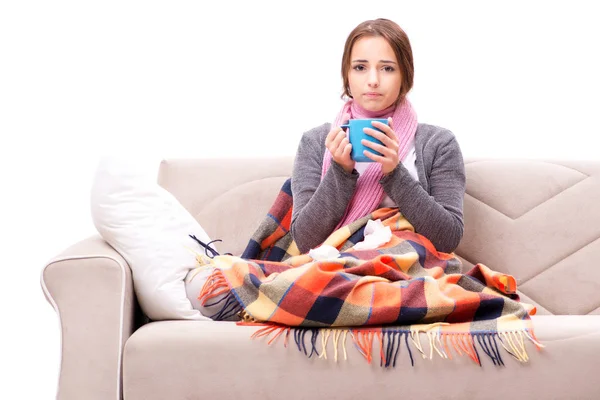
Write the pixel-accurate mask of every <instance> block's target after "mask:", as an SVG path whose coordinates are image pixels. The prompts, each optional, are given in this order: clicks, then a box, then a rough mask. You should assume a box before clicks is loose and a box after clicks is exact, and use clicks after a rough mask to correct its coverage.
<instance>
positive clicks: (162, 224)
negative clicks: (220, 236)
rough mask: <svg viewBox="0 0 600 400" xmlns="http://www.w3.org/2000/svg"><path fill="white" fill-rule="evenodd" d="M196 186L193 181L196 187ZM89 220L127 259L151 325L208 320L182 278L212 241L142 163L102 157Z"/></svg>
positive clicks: (143, 308) (95, 181) (94, 183)
mask: <svg viewBox="0 0 600 400" xmlns="http://www.w3.org/2000/svg"><path fill="white" fill-rule="evenodd" d="M196 184H197V182H196ZM91 211H92V219H93V222H94V225H95V226H96V229H97V230H98V232H99V233H100V235H101V236H102V237H103V238H104V240H106V242H108V244H110V245H111V246H112V247H113V248H115V249H116V250H117V251H118V252H119V253H120V254H121V255H122V256H123V258H125V260H127V263H128V264H129V266H130V267H131V270H132V274H133V281H134V288H135V292H136V295H137V298H138V300H139V303H140V306H141V307H142V310H143V311H144V313H145V314H146V315H147V316H148V317H149V318H150V319H152V320H164V319H194V320H209V319H208V318H206V317H204V316H203V315H202V314H201V313H200V311H198V310H197V309H194V308H193V307H192V304H191V303H190V301H189V300H188V298H187V294H186V290H185V285H184V279H185V277H186V275H187V274H188V272H189V271H190V270H192V269H193V268H195V267H197V261H196V254H195V252H197V253H199V254H201V253H202V251H201V248H200V246H199V245H198V244H197V243H196V242H195V241H194V240H193V239H192V238H190V237H189V236H188V235H190V234H193V235H195V236H196V237H197V238H198V239H200V240H202V241H203V242H205V243H208V242H210V238H209V237H208V235H207V234H206V232H205V231H204V229H202V227H201V226H200V224H198V222H197V221H196V220H195V219H194V218H193V217H192V216H191V215H190V213H189V212H187V210H186V209H185V208H183V206H181V204H180V203H179V201H178V200H177V199H176V198H175V197H174V196H173V195H172V194H171V193H169V192H168V191H166V190H165V189H163V188H162V187H160V186H159V185H158V184H157V183H156V180H155V175H153V174H148V173H147V172H146V170H145V169H144V168H143V166H142V165H141V164H138V163H136V162H132V161H129V160H125V159H120V158H112V157H106V158H103V159H102V160H101V161H100V163H99V165H98V168H97V171H96V175H95V177H94V181H93V184H92V195H91Z"/></svg>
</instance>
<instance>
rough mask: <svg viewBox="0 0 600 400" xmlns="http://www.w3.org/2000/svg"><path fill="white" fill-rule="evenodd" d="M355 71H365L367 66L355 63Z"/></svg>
mask: <svg viewBox="0 0 600 400" xmlns="http://www.w3.org/2000/svg"><path fill="white" fill-rule="evenodd" d="M352 68H353V69H354V70H355V71H364V70H365V66H364V65H360V64H359V65H355V66H354V67H352Z"/></svg>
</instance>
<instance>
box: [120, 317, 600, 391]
mask: <svg viewBox="0 0 600 400" xmlns="http://www.w3.org/2000/svg"><path fill="white" fill-rule="evenodd" d="M532 320H533V321H534V326H535V328H536V335H537V337H538V339H539V340H540V341H541V342H542V343H544V344H545V345H546V346H547V349H542V350H541V351H538V350H537V349H536V348H535V346H534V345H533V344H532V343H530V342H529V341H526V342H527V343H526V349H527V352H528V355H529V360H530V361H529V363H527V364H521V363H519V362H518V361H516V360H515V359H514V358H512V357H511V356H509V355H508V353H507V352H506V351H505V350H504V349H502V348H500V352H501V356H502V359H503V361H504V363H505V366H503V367H498V366H495V365H493V364H492V361H491V360H490V359H489V358H487V356H485V355H484V354H483V352H482V351H481V349H480V350H479V354H480V356H481V359H482V366H481V367H480V366H479V365H477V364H475V363H474V362H473V361H472V360H471V359H470V358H469V357H468V356H466V355H463V356H457V355H456V353H455V352H454V350H452V356H453V358H452V359H443V358H441V357H440V356H438V355H437V354H436V353H435V352H434V356H433V359H431V360H430V359H423V358H422V357H421V356H420V353H418V352H417V351H416V350H415V348H414V346H413V347H412V354H413V357H414V367H413V366H411V362H410V357H409V354H408V351H407V350H406V347H405V346H403V347H402V348H401V349H400V351H399V355H398V358H397V363H396V367H395V368H389V369H386V368H382V367H380V365H379V349H378V346H377V345H374V350H375V351H374V354H375V356H374V358H373V362H372V364H371V365H369V364H368V363H367V361H366V360H365V359H364V358H363V356H362V355H361V354H360V353H359V352H358V350H357V349H356V347H355V346H354V345H353V343H352V340H351V338H350V335H348V336H347V338H346V348H347V356H348V359H347V360H344V359H343V353H342V350H341V348H342V346H341V343H339V342H338V349H339V352H338V361H337V362H336V361H335V358H334V354H335V353H334V349H333V341H332V340H331V338H330V340H329V341H328V344H327V349H328V352H327V354H328V355H327V359H325V358H324V357H323V358H320V359H319V357H318V356H315V355H313V356H312V357H311V358H310V359H309V358H307V357H306V356H305V355H304V354H303V353H301V352H300V351H298V348H297V346H296V344H295V342H294V339H293V334H290V338H289V343H288V346H287V347H284V345H283V340H284V336H283V335H281V336H279V338H277V339H276V340H275V341H274V342H273V343H272V344H271V345H268V344H267V341H268V339H267V338H258V339H250V336H251V334H252V333H253V332H254V331H256V329H257V328H255V327H250V326H237V325H236V324H235V323H232V322H209V323H202V324H201V323H197V322H194V321H166V322H157V323H151V324H148V325H145V326H143V327H142V328H140V329H139V330H138V331H136V332H135V333H134V334H133V336H131V338H130V339H129V340H128V342H127V344H126V346H125V352H124V375H123V382H124V393H123V394H124V397H125V398H126V399H128V400H138V399H140V400H141V399H144V400H146V399H167V398H169V399H189V398H207V399H237V398H242V399H245V398H257V399H258V398H260V399H282V398H283V399H287V400H293V399H370V398H377V399H397V398H399V397H401V398H406V399H432V398H448V399H461V400H467V399H485V398H497V397H498V396H497V395H498V392H502V391H506V393H505V394H504V395H502V394H501V396H503V397H507V396H508V397H512V398H534V397H535V398H541V399H558V398H561V399H565V398H570V399H591V398H594V395H593V394H594V393H596V394H597V393H598V388H597V383H596V379H595V376H596V370H595V369H594V368H593V366H594V365H597V354H599V353H600V316H533V317H532ZM421 335H422V340H421V343H422V344H423V348H424V350H425V353H426V354H428V355H429V347H428V346H429V344H428V341H427V337H426V336H425V334H421ZM331 337H333V335H331ZM319 339H320V338H319ZM341 340H342V339H341V338H340V341H341ZM305 343H306V344H307V348H308V350H309V351H310V334H307V335H306V338H305ZM411 346H412V345H411ZM498 346H500V345H498ZM317 349H318V350H319V351H320V350H321V341H320V340H317ZM573 371H577V372H575V373H574V372H573ZM149 382H152V384H151V385H149V384H148V383H149ZM534 393H535V396H533V394H534Z"/></svg>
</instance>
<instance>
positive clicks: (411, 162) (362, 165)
mask: <svg viewBox="0 0 600 400" xmlns="http://www.w3.org/2000/svg"><path fill="white" fill-rule="evenodd" d="M416 162H417V153H416V152H415V142H414V141H413V142H412V143H411V146H410V148H409V149H408V153H407V154H406V157H404V160H402V165H404V167H405V168H406V169H407V170H408V172H409V173H410V176H412V177H413V179H414V180H416V181H418V180H419V175H418V173H417V166H416ZM371 164H372V163H370V162H357V163H355V164H354V169H356V171H357V172H358V173H359V174H362V173H363V172H365V170H366V169H367V167H368V166H369V165H371ZM382 207H396V203H394V200H392V199H391V198H390V196H388V195H387V194H384V196H383V199H382V200H381V203H380V204H379V207H378V208H382Z"/></svg>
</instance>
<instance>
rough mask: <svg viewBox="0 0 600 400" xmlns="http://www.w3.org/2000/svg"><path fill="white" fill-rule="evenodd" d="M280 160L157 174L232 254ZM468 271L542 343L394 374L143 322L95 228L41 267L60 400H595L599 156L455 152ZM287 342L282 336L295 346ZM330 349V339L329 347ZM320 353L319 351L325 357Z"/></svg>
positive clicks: (234, 334) (267, 200) (271, 191)
mask: <svg viewBox="0 0 600 400" xmlns="http://www.w3.org/2000/svg"><path fill="white" fill-rule="evenodd" d="M292 161H293V160H292V158H282V159H268V160H267V159H261V160H243V159H238V160H167V161H163V162H162V163H161V165H160V169H159V176H158V181H159V183H160V184H161V185H162V186H163V187H165V188H166V189H167V190H169V191H170V192H171V193H173V194H174V195H175V196H176V197H177V198H178V199H179V200H180V201H181V203H182V204H183V205H184V206H185V207H186V208H187V209H188V210H189V211H190V212H191V213H192V215H194V216H195V217H196V218H197V219H198V221H200V223H201V225H202V226H203V227H204V228H205V229H206V231H207V232H208V233H209V235H210V236H211V237H212V238H220V239H223V243H222V244H221V247H220V249H221V251H229V252H232V253H233V254H241V252H242V251H243V249H244V248H245V245H246V243H247V240H248V238H249V237H250V236H251V234H252V233H253V231H254V229H255V228H256V227H257V225H258V223H259V222H260V221H261V220H262V218H263V217H264V216H265V214H266V212H267V210H268V209H269V207H270V206H271V203H272V201H273V199H274V198H275V196H276V194H277V193H278V191H279V189H280V187H281V185H282V183H283V182H284V180H285V179H286V178H287V177H288V176H290V174H291V168H292ZM466 171H467V194H466V196H465V235H464V238H463V240H462V242H461V244H460V246H459V248H458V249H457V251H456V253H457V254H458V255H459V256H460V257H461V258H462V259H463V260H464V264H465V265H464V268H465V269H467V268H470V267H471V265H472V263H473V262H482V263H484V264H486V265H487V266H489V267H490V268H492V269H495V270H499V271H504V272H508V273H510V274H512V275H514V276H515V277H516V278H517V282H518V284H519V292H520V294H521V295H522V300H523V301H526V302H530V303H532V304H534V305H536V306H537V311H538V313H537V315H536V316H534V317H533V318H532V319H533V321H534V324H535V329H536V334H537V337H538V339H539V340H540V341H541V342H542V343H544V344H545V345H546V348H545V349H543V350H541V351H538V350H536V348H535V347H534V346H533V344H531V343H528V344H527V345H526V347H527V349H528V352H529V357H530V361H529V363H526V364H521V363H519V362H518V361H516V360H515V359H513V358H512V357H510V356H509V355H508V354H507V353H506V352H504V351H503V350H502V357H503V359H504V362H505V363H506V366H504V367H496V366H494V365H493V364H492V362H491V361H490V359H488V358H486V357H483V358H482V366H481V367H480V366H478V365H476V364H475V363H473V361H472V360H471V359H469V358H468V357H466V356H463V357H454V359H453V360H446V359H442V358H440V357H439V356H435V357H433V359H432V360H429V359H422V358H420V357H419V358H417V359H415V365H414V367H413V366H411V364H410V361H409V360H408V358H407V357H408V356H407V354H406V352H404V354H402V351H401V354H400V356H399V360H398V364H397V366H396V367H395V368H390V369H385V368H381V367H380V366H379V362H378V361H377V362H374V363H373V364H372V365H369V364H367V363H366V362H365V360H364V358H363V357H362V356H361V355H360V354H359V353H358V352H357V351H356V350H355V348H354V347H353V346H348V360H347V361H339V362H337V363H335V362H334V361H333V360H332V359H331V357H330V358H329V359H328V360H324V359H315V357H313V358H311V359H308V358H306V356H304V355H303V354H301V353H300V352H299V351H298V350H297V348H295V347H294V346H288V347H287V348H286V347H284V346H283V345H282V344H281V342H276V343H275V344H273V345H271V346H268V345H267V344H266V343H265V341H264V340H262V339H250V338H249V337H250V335H251V333H252V332H253V331H254V329H253V328H252V327H246V326H237V325H235V324H234V323H232V322H191V321H163V322H152V323H145V322H146V321H145V318H144V316H143V315H142V314H141V312H140V311H139V309H138V307H137V306H136V301H135V296H134V292H133V282H132V277H131V271H130V268H129V267H128V265H127V263H126V262H125V260H124V259H123V258H122V257H121V256H120V255H119V254H118V253H117V252H116V251H114V250H113V249H112V248H111V247H109V246H108V245H107V244H106V243H105V242H104V241H103V240H102V239H101V238H100V237H98V236H94V237H91V238H88V239H85V240H83V241H81V242H79V243H77V244H75V245H73V246H72V247H70V248H68V249H67V250H65V251H64V252H63V253H62V254H60V255H59V256H57V257H56V259H55V260H53V261H52V262H50V263H49V264H48V265H47V266H46V267H45V269H44V270H43V273H42V287H43V290H44V292H45V294H46V297H47V298H48V301H49V302H50V303H51V304H52V305H53V307H54V308H55V309H56V311H57V314H58V316H59V318H60V323H61V330H62V332H61V333H62V359H61V365H60V368H61V372H60V379H59V385H58V398H59V399H61V400H65V399H77V400H83V399H85V400H92V399H103V400H104V399H120V398H124V399H127V400H142V399H143V400H151V399H233V398H241V399H254V398H256V399H280V398H284V399H286V400H291V399H368V398H378V399H397V398H404V399H461V400H464V399H500V398H502V399H504V398H514V399H534V398H535V399H599V398H600V380H598V378H597V374H598V372H599V371H600V162H575V161H570V162H568V161H560V162H548V161H536V160H467V163H466ZM292 344H293V342H292ZM330 345H331V344H330ZM330 354H331V352H330Z"/></svg>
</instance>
